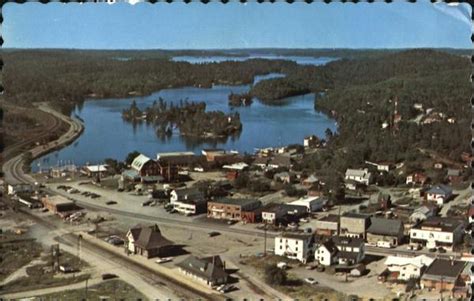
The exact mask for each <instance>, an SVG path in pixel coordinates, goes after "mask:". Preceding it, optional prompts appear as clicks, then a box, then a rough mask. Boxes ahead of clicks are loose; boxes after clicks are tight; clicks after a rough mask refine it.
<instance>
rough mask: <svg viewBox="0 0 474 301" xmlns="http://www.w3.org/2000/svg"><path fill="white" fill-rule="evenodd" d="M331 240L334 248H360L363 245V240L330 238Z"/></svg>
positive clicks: (339, 237) (341, 237)
mask: <svg viewBox="0 0 474 301" xmlns="http://www.w3.org/2000/svg"><path fill="white" fill-rule="evenodd" d="M331 240H332V241H333V242H334V244H335V245H336V246H351V247H360V246H361V245H364V240H363V239H362V238H354V237H343V236H334V237H331Z"/></svg>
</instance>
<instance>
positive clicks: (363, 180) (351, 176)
mask: <svg viewBox="0 0 474 301" xmlns="http://www.w3.org/2000/svg"><path fill="white" fill-rule="evenodd" d="M345 179H346V180H352V181H355V182H357V183H360V184H364V185H366V186H368V185H369V184H370V183H371V181H372V174H371V173H370V172H369V170H368V169H367V168H364V169H347V170H346V176H345Z"/></svg>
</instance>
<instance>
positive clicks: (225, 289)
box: [216, 284, 233, 293]
mask: <svg viewBox="0 0 474 301" xmlns="http://www.w3.org/2000/svg"><path fill="white" fill-rule="evenodd" d="M232 288H233V286H232V285H231V284H222V285H219V286H218V287H217V289H216V290H217V291H219V292H221V293H227V292H229V291H230V290H231V289H232Z"/></svg>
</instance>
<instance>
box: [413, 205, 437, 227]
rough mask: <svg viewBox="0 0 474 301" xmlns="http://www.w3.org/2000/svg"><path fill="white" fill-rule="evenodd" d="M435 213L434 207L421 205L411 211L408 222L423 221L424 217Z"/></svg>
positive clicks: (416, 222)
mask: <svg viewBox="0 0 474 301" xmlns="http://www.w3.org/2000/svg"><path fill="white" fill-rule="evenodd" d="M435 215H436V209H435V207H433V206H426V205H423V206H421V207H418V208H416V209H415V210H414V211H413V213H412V214H411V215H410V222H412V223H414V224H418V223H419V222H421V221H424V220H425V219H427V218H429V217H432V216H435Z"/></svg>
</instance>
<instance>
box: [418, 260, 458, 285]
mask: <svg viewBox="0 0 474 301" xmlns="http://www.w3.org/2000/svg"><path fill="white" fill-rule="evenodd" d="M465 266H466V263H465V262H464V261H456V260H445V259H435V260H434V261H433V262H432V263H431V265H430V266H429V267H428V268H427V269H426V271H425V273H424V274H423V277H422V279H426V280H438V281H441V279H442V280H443V281H447V282H454V281H456V279H457V278H458V277H459V275H460V274H461V273H462V271H463V270H464V267H465Z"/></svg>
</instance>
